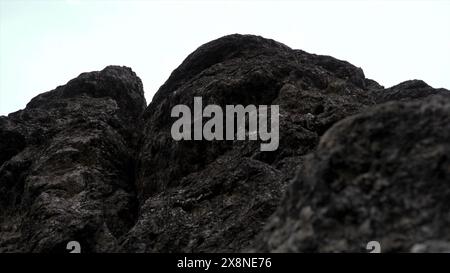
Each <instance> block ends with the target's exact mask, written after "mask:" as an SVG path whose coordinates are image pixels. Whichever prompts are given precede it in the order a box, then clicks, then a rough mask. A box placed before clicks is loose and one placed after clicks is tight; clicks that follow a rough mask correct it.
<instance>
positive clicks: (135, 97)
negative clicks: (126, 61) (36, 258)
mask: <svg viewBox="0 0 450 273" xmlns="http://www.w3.org/2000/svg"><path fill="white" fill-rule="evenodd" d="M145 107H146V102H145V99H144V93H143V88H142V83H141V81H140V79H139V78H138V77H137V76H136V75H135V74H134V72H132V71H131V69H129V68H123V67H112V66H111V67H107V68H105V69H104V70H102V71H100V72H91V73H83V74H81V75H80V76H79V77H78V78H76V79H74V80H72V81H70V82H69V83H68V84H67V85H65V86H60V87H58V88H56V89H55V90H53V91H50V92H47V93H44V94H41V95H39V96H37V97H36V98H34V99H33V100H32V101H31V102H30V103H29V104H28V105H27V107H26V109H25V110H22V111H18V112H15V113H13V114H10V115H9V116H8V117H2V119H1V120H0V121H1V122H0V135H1V136H6V138H2V146H1V147H2V161H4V162H2V165H1V167H0V224H1V226H0V227H1V229H0V252H5V251H24V252H30V251H32V252H49V251H64V250H65V248H66V244H67V242H68V241H72V240H78V241H79V242H80V243H81V245H82V246H83V250H84V251H111V250H114V249H115V247H116V246H117V238H118V237H119V236H121V235H122V234H124V233H125V232H126V231H128V229H129V228H130V227H131V226H132V225H133V224H134V217H135V215H136V213H137V199H136V194H135V188H134V164H135V162H134V154H135V153H136V151H135V149H136V141H137V139H136V138H137V137H138V135H139V133H138V131H137V128H138V126H137V121H138V118H139V116H140V115H141V114H142V112H143V111H144V109H145ZM4 151H6V153H3V152H4Z"/></svg>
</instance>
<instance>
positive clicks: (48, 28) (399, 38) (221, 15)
mask: <svg viewBox="0 0 450 273" xmlns="http://www.w3.org/2000/svg"><path fill="white" fill-rule="evenodd" d="M231 33H242V34H257V35H262V36H264V37H267V38H272V39H275V40H278V41H280V42H282V43H284V44H286V45H288V46H290V47H291V48H295V49H303V50H305V51H308V52H311V53H317V54H326V55H331V56H334V57H336V58H339V59H344V60H347V61H349V62H350V63H352V64H354V65H356V66H359V67H361V68H362V69H363V70H364V72H365V74H366V77H369V78H373V79H375V80H376V81H378V82H379V83H380V84H382V85H384V86H386V87H389V86H392V85H394V84H397V83H399V82H401V81H404V80H408V79H422V80H424V81H426V82H427V83H428V84H430V85H432V86H433V87H445V88H447V89H450V77H449V75H450V1H445V0H443V1H436V0H435V1H423V2H422V1H347V2H344V1H329V2H328V1H314V2H309V1H286V2H281V1H252V0H246V1H179V2H168V1H164V2H162V1H161V2H159V1H151V0H148V1H106V0H101V1H96V2H94V1H81V0H69V1H56V0H51V1H38V0H34V1H19V0H0V115H5V114H8V113H10V112H13V111H17V110H19V109H22V108H24V107H25V105H26V103H28V101H29V100H30V99H31V98H33V97H34V96H36V95H38V94H39V93H42V92H45V91H49V90H52V89H54V88H55V87H56V86H58V85H62V84H65V83H66V82H67V81H69V80H70V79H72V78H74V77H76V76H78V75H79V74H80V73H82V72H87V71H93V70H101V69H103V68H104V67H105V66H107V65H110V64H115V65H126V66H129V67H131V68H132V69H133V70H134V71H135V72H136V73H137V74H138V76H139V77H140V78H141V79H142V81H143V83H144V90H145V94H146V98H147V102H150V101H151V98H152V97H153V95H154V93H155V92H156V91H157V90H158V88H159V86H161V85H162V84H163V83H164V81H165V80H166V79H167V78H168V76H169V75H170V73H171V72H172V70H174V69H175V68H176V67H177V66H178V65H179V64H180V63H181V62H182V61H183V59H184V58H185V57H186V56H187V55H188V54H189V53H191V52H192V51H193V50H195V49H196V48H197V47H199V46H200V45H202V44H204V43H206V42H208V41H210V40H213V39H216V38H218V37H221V36H223V35H226V34H231Z"/></svg>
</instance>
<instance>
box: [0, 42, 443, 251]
mask: <svg viewBox="0 0 450 273" xmlns="http://www.w3.org/2000/svg"><path fill="white" fill-rule="evenodd" d="M435 94H441V95H442V96H441V97H436V98H429V95H435ZM195 96H201V97H202V99H203V105H207V104H217V105H220V106H225V105H236V104H242V105H244V106H245V105H248V104H254V105H279V107H280V128H279V131H280V143H279V148H278V149H277V150H276V151H273V152H261V151H260V143H259V141H178V142H177V141H174V140H173V139H172V137H171V134H170V129H171V126H172V123H173V122H174V121H175V120H176V119H175V118H171V109H172V107H173V106H175V105H177V104H186V105H188V106H192V105H193V98H194V97H195ZM445 97H448V91H447V90H445V89H433V88H431V87H429V86H428V85H426V84H425V83H423V82H421V81H408V82H405V83H402V84H399V85H397V86H395V87H392V88H389V89H384V88H383V87H382V86H380V85H379V84H378V83H376V82H375V81H373V80H370V79H366V78H365V76H364V73H363V71H362V70H361V69H360V68H357V67H355V66H353V65H351V64H349V63H347V62H345V61H340V60H337V59H335V58H332V57H329V56H318V55H314V54H309V53H306V52H304V51H300V50H293V49H290V48H289V47H287V46H285V45H283V44H281V43H278V42H276V41H273V40H268V39H264V38H262V37H258V36H251V35H229V36H225V37H222V38H220V39H217V40H214V41H212V42H209V43H207V44H205V45H203V46H201V47H200V48H198V49H197V50H196V51H194V52H193V53H192V54H191V55H189V56H188V57H187V58H186V60H185V61H184V62H183V63H182V64H181V65H180V66H179V67H178V68H177V69H176V70H174V72H173V73H172V75H171V76H170V77H169V79H168V80H167V81H166V82H165V83H164V84H163V85H162V86H161V88H160V89H159V91H158V92H157V93H156V95H155V96H154V98H153V101H152V102H151V103H150V105H149V106H148V107H147V108H146V103H145V99H144V97H143V89H142V83H141V81H140V80H139V78H137V76H136V75H135V74H134V73H133V72H132V71H131V69H129V68H125V67H107V68H105V69H104V70H102V71H100V72H90V73H83V74H81V75H80V76H79V77H78V78H76V79H74V80H72V81H70V82H69V83H67V84H66V85H65V86H60V87H58V88H56V89H55V90H53V91H50V92H47V93H44V94H41V95H39V96H37V97H36V98H34V99H33V100H32V101H31V102H30V103H29V104H28V105H27V108H26V109H24V110H22V111H18V112H16V113H13V114H10V115H9V116H8V117H0V136H1V137H2V138H1V139H2V140H1V142H0V149H1V155H0V164H1V165H0V166H1V167H0V252H16V251H19V252H29V251H35V252H48V251H64V249H65V246H66V244H67V242H68V241H72V240H77V241H79V242H80V243H81V245H82V251H85V252H89V251H92V252H102V251H109V252H112V251H121V252H122V251H123V252H217V251H225V252H236V251H245V250H250V249H253V251H350V250H354V251H364V249H362V248H361V244H363V245H362V246H365V241H367V239H370V240H375V239H377V238H382V239H383V241H382V244H383V245H384V244H386V246H387V249H389V250H405V249H408V247H413V246H412V245H411V244H410V242H409V241H408V239H405V238H403V241H402V240H401V239H399V238H398V236H397V235H399V234H401V235H403V236H406V238H420V239H423V240H424V242H423V244H419V245H416V246H415V247H413V248H414V249H413V251H421V250H426V249H436V247H435V245H436V244H438V245H439V246H440V247H441V246H442V245H444V246H445V245H446V243H445V242H442V243H441V242H440V241H439V240H441V241H442V240H443V241H445V240H447V239H448V238H447V237H448V236H447V235H446V234H445V232H444V226H445V224H446V222H445V221H446V220H445V219H446V218H445V217H441V218H439V217H438V215H440V214H442V213H444V209H445V208H446V205H445V203H446V201H445V198H447V199H448V197H447V196H446V194H447V192H446V191H447V190H446V183H445V182H446V181H450V180H449V179H448V172H447V171H448V170H447V169H448V168H447V167H448V166H447V165H448V162H447V161H448V160H447V159H448V158H447V157H446V155H447V154H449V153H448V149H449V143H448V139H449V138H448V135H446V134H447V132H443V131H450V130H448V129H450V125H449V123H448V105H449V103H448V102H449V101H448V98H445ZM393 100H400V102H388V101H393ZM412 100H413V102H412ZM386 102H387V103H386ZM380 103H383V104H381V105H379V106H376V104H380ZM446 115H447V116H446ZM205 121H206V120H205ZM336 123H337V124H336ZM445 129H447V130H445ZM404 139H408V141H406V142H405V141H404ZM318 145H319V146H318ZM446 160H447V161H446ZM388 163H389V164H388ZM408 163H409V164H411V165H408ZM446 168H447V169H446ZM296 172H298V175H295V174H296ZM428 175H430V176H432V178H430V179H428V180H427V179H425V178H426V176H428ZM291 181H292V182H291ZM305 181H306V182H305ZM380 181H381V182H380ZM411 181H420V182H417V183H418V184H417V188H414V187H413V186H411V185H413V183H412V182H411ZM394 182H397V183H394ZM427 183H430V184H427ZM428 185H433V186H432V187H429V186H428ZM286 189H287V191H286ZM425 189H429V190H425ZM402 194H403V195H402ZM415 194H416V195H415ZM421 194H422V195H424V196H421ZM398 195H401V198H400V199H398V200H397V199H395V200H394V197H395V196H398ZM283 196H284V197H283ZM418 196H419V197H422V198H421V201H420V202H416V203H415V202H413V200H414V199H415V198H416V197H418ZM379 199H381V200H388V201H376V200H379ZM367 202H368V203H367ZM377 202H378V203H377ZM383 202H386V203H383ZM396 202H397V203H396ZM280 203H281V205H280ZM391 204H394V205H395V208H396V210H392V211H388V210H389V208H390V207H391ZM415 206H417V207H420V208H423V214H421V215H420V217H418V218H414V217H413V212H411V213H409V211H415V209H417V208H416V207H415ZM439 206H442V207H439ZM436 207H439V208H436ZM277 208H278V209H277ZM372 211H373V214H371V213H372ZM394 212H395V213H398V214H395V213H394ZM402 213H403V214H404V217H403V218H401V217H398V218H396V217H397V216H399V215H402ZM435 218H439V219H438V221H437V220H435V221H431V219H435ZM311 219H312V220H311ZM402 219H403V220H404V222H402V221H403V220H402ZM408 221H409V222H408ZM427 221H428V222H427ZM408 223H411V225H410V226H411V227H410V228H409V229H408V228H406V227H407V226H409V224H408ZM264 226H266V227H265V228H264ZM421 228H423V229H424V231H423V232H422V233H420V231H417V229H421ZM360 229H361V230H362V232H360V231H359V230H360ZM356 230H358V232H359V233H358V232H356ZM405 230H406V233H405ZM352 232H353V233H354V235H348V236H347V233H351V234H353V233H352ZM311 234H312V235H311ZM427 234H428V235H430V234H431V235H432V236H431V235H430V236H428V235H427ZM344 235H345V236H347V237H345V236H344ZM339 236H340V237H339ZM377 236H378V237H377ZM380 236H385V237H380ZM408 236H409V237H408ZM341 237H344V238H347V239H346V241H339V238H341ZM341 239H342V238H341ZM380 240H381V239H380ZM426 240H428V241H427V242H425V241H426ZM429 240H431V241H429ZM436 240H438V241H439V242H438V243H435V242H436ZM361 241H364V242H361ZM417 243H421V242H417ZM441 248H442V247H441ZM408 250H410V249H408Z"/></svg>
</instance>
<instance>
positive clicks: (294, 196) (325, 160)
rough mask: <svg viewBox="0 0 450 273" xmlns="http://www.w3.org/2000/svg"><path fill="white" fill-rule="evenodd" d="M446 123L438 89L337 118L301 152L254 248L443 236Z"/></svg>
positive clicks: (342, 246) (305, 248)
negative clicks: (431, 94) (280, 200)
mask: <svg viewBox="0 0 450 273" xmlns="http://www.w3.org/2000/svg"><path fill="white" fill-rule="evenodd" d="M449 129H450V98H449V97H440V96H437V97H430V98H427V99H424V100H423V101H413V102H411V101H410V102H390V103H386V104H382V105H379V106H377V107H374V108H373V109H371V110H368V111H366V112H364V113H361V114H358V115H355V116H352V117H349V118H346V119H344V120H342V121H340V122H338V123H337V124H336V125H334V126H333V127H332V128H331V129H330V130H328V131H327V132H326V133H325V135H324V136H323V137H322V138H321V141H320V143H319V145H318V148H317V150H316V151H315V152H314V153H312V154H310V155H308V158H307V159H305V162H304V164H303V167H302V168H301V169H300V171H299V174H298V175H297V176H296V178H295V179H294V182H293V183H292V184H291V185H290V187H289V189H288V190H287V194H286V196H285V198H284V200H283V204H282V205H281V206H280V208H279V210H278V211H277V213H276V214H275V215H274V216H273V217H272V218H271V221H270V223H269V224H268V225H267V227H266V230H265V232H266V233H265V234H264V236H262V237H263V239H262V243H261V244H260V247H259V250H265V251H277V252H278V251H279V252H299V251H300V252H346V251H351V252H355V251H356V252H359V251H364V250H365V247H366V244H367V242H369V241H373V240H376V241H379V242H380V244H381V246H382V251H387V252H391V251H396V252H397V251H401V252H405V251H410V250H413V249H414V251H417V250H419V249H420V245H421V244H424V243H425V245H426V244H427V243H428V241H430V240H431V241H433V240H440V241H444V242H445V241H447V242H450V233H449V232H448V225H449V223H450V214H449V207H450V156H449V155H450V130H449ZM441 245H442V244H441ZM447 245H448V243H447ZM447 249H448V247H447Z"/></svg>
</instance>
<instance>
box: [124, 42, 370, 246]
mask: <svg viewBox="0 0 450 273" xmlns="http://www.w3.org/2000/svg"><path fill="white" fill-rule="evenodd" d="M368 81H369V80H366V79H365V77H364V73H363V72H362V70H361V69H360V68H357V67H354V66H353V65H351V64H349V63H347V62H344V61H340V60H337V59H334V58H332V57H328V56H317V55H313V54H308V53H306V52H303V51H300V50H292V49H290V48H289V47H287V46H285V45H282V44H280V43H278V42H275V41H273V40H267V39H263V38H261V37H257V36H250V35H230V36H226V37H223V38H220V39H218V40H215V41H212V42H210V43H207V44H205V45H203V46H201V47H200V48H199V49H197V50H196V51H195V52H194V53H192V54H191V55H190V56H188V57H187V58H186V60H185V61H184V62H183V63H182V64H181V65H180V67H179V68H177V69H176V70H175V71H174V72H173V73H172V75H171V76H170V78H169V79H168V80H167V82H166V83H165V84H164V85H163V86H162V87H161V88H160V90H159V91H158V92H157V93H156V95H155V97H154V99H153V101H152V103H151V104H150V105H149V106H148V108H147V110H146V113H145V115H144V120H145V124H146V125H145V128H144V139H143V142H142V143H143V145H142V149H141V150H140V155H139V167H138V170H137V188H138V189H139V194H140V196H139V200H140V202H141V204H142V210H141V211H143V213H142V214H141V215H140V217H139V219H138V222H137V225H136V226H135V227H134V228H133V229H132V230H131V231H130V233H129V235H128V237H127V238H126V240H125V242H124V250H125V251H165V252H174V251H182V252H192V251H195V252H199V251H200V252H203V251H227V252H233V251H241V250H243V249H245V248H246V247H247V246H249V245H250V244H251V243H252V241H253V239H254V237H255V235H256V234H257V233H259V231H260V230H261V228H262V227H263V225H264V223H265V222H266V219H267V218H268V217H269V216H270V215H271V214H272V213H273V212H274V211H275V209H276V207H277V205H278V203H279V200H280V198H281V196H282V194H283V192H284V189H285V186H286V184H287V183H288V181H289V179H290V178H291V177H292V176H293V174H294V172H295V168H296V167H297V165H299V164H301V162H302V156H304V155H305V154H307V153H309V152H311V151H313V150H314V148H315V147H316V145H317V142H318V140H319V137H320V136H321V135H322V134H323V133H324V132H325V131H326V130H327V129H328V128H329V127H330V126H331V125H332V124H334V123H335V122H337V121H339V120H340V119H342V118H344V117H346V116H348V115H351V114H354V113H356V112H358V111H360V110H361V109H363V108H364V107H366V106H368V105H373V104H374V99H373V98H372V96H371V93H370V91H369V90H368V89H367V88H366V82H368ZM369 83H371V84H373V81H372V82H370V81H369ZM194 96H201V97H202V99H203V104H204V105H206V104H216V105H220V106H222V107H224V106H225V105H236V104H242V105H248V104H254V105H272V104H275V105H279V107H280V113H281V115H280V145H279V148H278V150H276V151H273V152H261V151H260V149H259V142H257V141H251V142H249V141H246V142H245V141H234V142H233V141H211V142H209V141H174V140H173V138H172V136H171V134H170V129H171V125H172V123H173V122H174V121H175V120H176V119H174V118H172V119H171V118H170V114H171V109H172V107H173V106H175V105H177V104H186V105H189V106H191V107H193V98H194ZM150 211H151V212H150ZM143 238H145V239H143Z"/></svg>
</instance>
